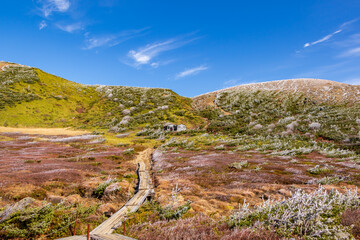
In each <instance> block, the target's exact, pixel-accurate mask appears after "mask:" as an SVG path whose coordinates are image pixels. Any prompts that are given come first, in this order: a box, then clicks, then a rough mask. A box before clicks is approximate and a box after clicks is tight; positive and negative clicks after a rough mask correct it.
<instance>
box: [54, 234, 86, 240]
mask: <svg viewBox="0 0 360 240" xmlns="http://www.w3.org/2000/svg"><path fill="white" fill-rule="evenodd" d="M58 240H86V236H85V235H81V236H71V237H65V238H58Z"/></svg>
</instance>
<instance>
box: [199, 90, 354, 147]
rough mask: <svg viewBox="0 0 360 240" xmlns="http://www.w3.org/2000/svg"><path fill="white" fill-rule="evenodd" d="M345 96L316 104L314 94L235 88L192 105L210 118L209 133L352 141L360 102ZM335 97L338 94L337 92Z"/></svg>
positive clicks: (201, 98) (200, 99) (211, 94)
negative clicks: (290, 136)
mask: <svg viewBox="0 0 360 240" xmlns="http://www.w3.org/2000/svg"><path fill="white" fill-rule="evenodd" d="M356 88H357V87H356V86H355V91H357V89H356ZM349 89H350V87H349ZM280 90H281V91H280ZM315 90H316V89H314V91H315ZM345 93H347V95H350V97H349V98H347V99H343V100H339V101H319V100H318V99H315V100H314V95H315V94H316V93H315V94H314V93H312V94H308V93H305V94H304V93H303V92H301V91H298V92H295V93H294V92H287V91H286V90H282V89H278V90H266V91H263V90H260V89H242V88H237V89H230V90H228V91H222V92H218V93H210V94H208V95H203V96H200V97H198V98H195V99H194V105H195V106H196V107H197V108H198V109H200V113H201V115H202V116H204V117H207V118H208V119H209V121H210V124H209V126H208V130H210V131H215V132H217V131H225V132H228V133H233V134H236V133H244V134H262V135H271V134H282V135H284V134H285V135H292V134H300V135H305V134H306V135H309V136H310V135H311V136H313V137H315V138H316V137H322V138H324V139H326V140H335V141H343V140H347V141H353V139H355V140H356V138H358V133H359V131H360V122H359V121H360V120H358V119H360V103H359V101H358V100H357V99H356V98H355V97H356V94H355V92H354V93H352V92H347V91H344V92H341V94H344V95H345V96H346V94H345ZM331 94H332V92H330V94H329V93H328V95H331ZM336 94H338V95H339V91H337V92H336ZM351 95H353V96H354V98H351ZM350 99H353V100H354V101H350ZM209 102H211V103H212V104H209ZM212 105H214V106H212ZM224 113H227V114H224Z"/></svg>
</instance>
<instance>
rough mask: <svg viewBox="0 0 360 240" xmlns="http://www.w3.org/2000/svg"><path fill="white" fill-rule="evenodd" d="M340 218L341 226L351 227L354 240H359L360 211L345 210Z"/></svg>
mask: <svg viewBox="0 0 360 240" xmlns="http://www.w3.org/2000/svg"><path fill="white" fill-rule="evenodd" d="M341 217H342V219H341V224H342V225H344V226H351V225H353V228H352V234H353V235H354V237H355V238H356V239H360V209H356V210H346V211H345V212H343V214H342V216H341Z"/></svg>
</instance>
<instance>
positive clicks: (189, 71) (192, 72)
mask: <svg viewBox="0 0 360 240" xmlns="http://www.w3.org/2000/svg"><path fill="white" fill-rule="evenodd" d="M207 69H208V67H207V66H204V65H201V66H199V67H194V68H190V69H187V70H185V71H183V72H180V73H178V74H177V75H176V76H175V78H176V79H178V78H183V77H187V76H191V75H196V74H198V73H199V72H201V71H205V70H207Z"/></svg>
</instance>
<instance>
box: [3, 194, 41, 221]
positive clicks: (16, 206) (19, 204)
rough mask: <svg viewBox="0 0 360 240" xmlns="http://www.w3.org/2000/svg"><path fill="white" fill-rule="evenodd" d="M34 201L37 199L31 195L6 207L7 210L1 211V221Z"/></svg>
mask: <svg viewBox="0 0 360 240" xmlns="http://www.w3.org/2000/svg"><path fill="white" fill-rule="evenodd" d="M34 201H35V199H33V198H31V197H27V198H24V199H22V200H20V201H19V202H17V203H15V204H13V205H11V206H7V207H6V208H5V210H4V211H3V212H1V213H0V223H2V222H4V221H5V220H7V219H8V218H9V217H10V216H11V215H12V214H13V213H16V212H17V211H22V210H24V209H25V208H26V207H27V206H28V205H30V204H31V203H33V202H34Z"/></svg>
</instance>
